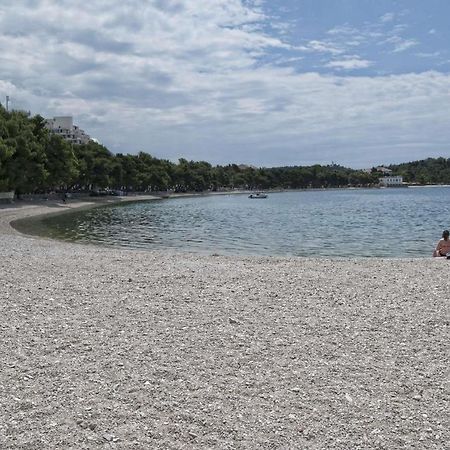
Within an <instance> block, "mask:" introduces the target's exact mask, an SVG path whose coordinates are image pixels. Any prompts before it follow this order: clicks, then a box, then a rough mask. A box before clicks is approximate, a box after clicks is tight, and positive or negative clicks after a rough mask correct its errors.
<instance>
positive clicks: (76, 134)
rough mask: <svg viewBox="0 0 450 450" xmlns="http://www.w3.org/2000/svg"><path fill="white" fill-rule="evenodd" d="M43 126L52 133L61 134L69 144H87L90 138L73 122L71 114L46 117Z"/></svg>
mask: <svg viewBox="0 0 450 450" xmlns="http://www.w3.org/2000/svg"><path fill="white" fill-rule="evenodd" d="M45 126H46V127H47V129H49V130H50V131H51V132H52V133H54V134H57V135H58V136H61V137H62V138H63V139H64V140H66V141H68V142H70V143H71V144H76V145H80V144H87V143H88V142H89V141H90V140H91V137H90V136H89V135H88V134H86V133H85V132H84V131H83V130H82V129H81V128H79V127H77V126H76V125H74V124H73V117H72V116H59V117H53V119H47V120H46V121H45Z"/></svg>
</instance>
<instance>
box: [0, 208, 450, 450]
mask: <svg viewBox="0 0 450 450" xmlns="http://www.w3.org/2000/svg"><path fill="white" fill-rule="evenodd" d="M83 206H84V207H90V206H92V204H90V203H83V202H73V203H70V202H69V204H68V205H62V204H52V205H50V204H44V203H42V204H22V205H20V206H17V205H11V206H3V207H2V208H1V209H0V308H1V314H0V336H1V339H0V354H1V360H0V364H1V370H0V404H1V408H0V448H1V449H30V450H31V449H36V450H38V449H39V450H41V449H98V448H105V449H107V448H116V449H213V448H214V449H216V448H217V449H324V450H325V449H342V450H347V449H386V450H387V449H389V450H392V449H445V448H449V447H448V445H449V442H450V420H449V418H450V413H449V400H450V396H449V394H450V390H449V378H450V377H449V375H450V373H449V367H450V364H449V359H450V347H449V329H450V327H449V325H450V308H449V305H450V281H449V273H450V261H447V260H445V259H439V258H435V259H433V258H431V257H430V258H418V259H413V258H409V259H405V258H399V259H377V258H370V259H368V258H366V259H325V258H268V257H237V256H233V257H231V256H217V255H215V252H214V249H211V255H195V254H189V253H177V252H175V251H167V252H165V251H141V250H126V249H118V248H109V247H102V246H99V245H81V244H76V243H69V242H60V241H54V240H50V239H44V238H39V237H34V236H27V235H23V234H21V233H20V232H18V231H16V230H15V229H14V228H13V227H11V225H10V223H11V221H13V220H16V219H19V218H23V217H27V216H34V215H38V214H45V213H49V212H54V211H64V210H67V209H71V208H73V207H83ZM431 252H432V249H430V255H431Z"/></svg>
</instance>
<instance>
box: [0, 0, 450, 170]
mask: <svg viewBox="0 0 450 450" xmlns="http://www.w3.org/2000/svg"><path fill="white" fill-rule="evenodd" d="M449 17H450V1H448V0H427V1H423V0H295V1H294V0H270V1H269V0H267V1H266V0H126V1H124V0H91V1H89V2H86V1H82V0H0V102H1V103H2V104H5V101H4V99H5V96H6V95H9V96H10V98H11V107H12V108H15V109H23V110H26V111H31V113H32V114H38V113H39V114H41V115H43V116H44V117H53V116H58V115H72V116H74V122H75V124H77V125H79V126H80V127H81V128H83V129H84V130H85V131H86V132H87V133H88V134H90V135H91V136H93V137H95V138H97V139H98V140H99V141H100V142H101V143H103V144H104V145H106V146H107V147H108V148H109V149H110V150H111V151H113V152H121V153H137V152H139V151H145V152H147V153H150V154H152V155H153V156H156V157H158V158H164V159H170V160H172V161H176V160H177V159H178V158H186V159H188V160H191V159H193V160H205V161H209V162H210V163H212V164H228V163H231V162H235V163H241V164H251V165H254V166H258V167H261V166H266V167H271V166H285V165H309V164H331V163H337V164H342V165H345V166H349V167H354V168H364V167H371V166H374V165H379V164H390V163H397V162H406V161H413V160H417V159H423V158H427V157H436V156H444V157H450V26H449Z"/></svg>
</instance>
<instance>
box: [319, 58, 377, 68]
mask: <svg viewBox="0 0 450 450" xmlns="http://www.w3.org/2000/svg"><path fill="white" fill-rule="evenodd" d="M371 65H373V62H372V61H368V60H366V59H359V58H349V59H341V60H336V61H330V62H329V63H328V64H326V65H325V66H326V67H330V68H332V69H343V70H355V69H367V68H368V67H370V66H371Z"/></svg>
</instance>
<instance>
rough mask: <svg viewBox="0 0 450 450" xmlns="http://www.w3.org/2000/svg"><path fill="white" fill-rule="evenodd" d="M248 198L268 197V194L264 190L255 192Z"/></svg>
mask: <svg viewBox="0 0 450 450" xmlns="http://www.w3.org/2000/svg"><path fill="white" fill-rule="evenodd" d="M248 198H267V194H265V193H264V192H255V193H254V194H250V195H249V196H248Z"/></svg>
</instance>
